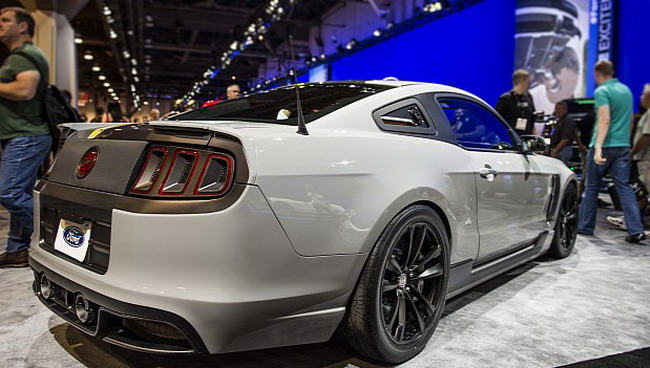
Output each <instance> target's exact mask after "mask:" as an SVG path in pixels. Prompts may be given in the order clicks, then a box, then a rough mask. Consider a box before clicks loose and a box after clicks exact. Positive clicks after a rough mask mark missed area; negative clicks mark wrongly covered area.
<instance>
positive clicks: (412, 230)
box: [402, 225, 415, 268]
mask: <svg viewBox="0 0 650 368" xmlns="http://www.w3.org/2000/svg"><path fill="white" fill-rule="evenodd" d="M414 246H415V225H412V226H411V227H409V241H408V249H406V252H405V254H406V256H405V257H402V260H403V262H402V263H403V264H404V268H406V267H408V266H409V260H410V259H411V254H413V247H414Z"/></svg>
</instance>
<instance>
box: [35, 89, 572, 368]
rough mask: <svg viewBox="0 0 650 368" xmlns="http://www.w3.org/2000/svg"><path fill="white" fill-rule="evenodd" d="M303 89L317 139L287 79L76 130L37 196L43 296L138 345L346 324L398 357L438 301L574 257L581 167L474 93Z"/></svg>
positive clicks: (261, 339) (327, 333) (209, 348)
mask: <svg viewBox="0 0 650 368" xmlns="http://www.w3.org/2000/svg"><path fill="white" fill-rule="evenodd" d="M298 89H299V91H300V95H301V105H302V111H303V114H304V121H305V122H306V124H305V126H306V130H307V132H308V134H298V133H297V125H298V119H299V118H298V113H297V107H296V106H298V104H297V99H296V88H295V87H282V88H278V89H275V90H272V91H268V92H262V93H257V94H254V95H250V96H248V97H245V98H241V99H238V100H232V101H226V102H223V103H220V104H216V105H212V106H207V107H204V108H201V109H198V110H195V111H190V112H186V113H183V114H180V115H177V116H175V117H172V118H171V120H168V121H160V122H152V123H151V124H149V125H122V126H116V127H109V128H100V129H96V128H97V126H89V125H88V124H77V125H70V126H68V128H69V129H70V132H72V133H68V138H67V140H66V142H65V144H64V145H63V147H62V149H61V151H60V153H59V155H58V157H57V159H56V162H55V163H54V165H53V168H52V169H51V171H50V172H49V173H48V175H47V177H46V178H45V179H44V180H43V181H41V182H40V183H39V185H38V186H37V188H36V195H35V206H36V209H37V210H36V223H38V224H40V226H38V228H37V231H36V233H35V236H34V244H32V248H31V250H30V265H31V267H32V268H33V270H34V273H35V278H36V279H35V282H34V291H35V292H36V294H37V295H38V297H39V299H40V300H41V301H42V302H43V303H44V304H45V305H46V306H48V307H49V308H50V309H51V310H52V311H54V313H56V314H57V315H59V316H61V317H62V318H64V319H65V320H66V321H68V322H69V323H70V324H72V325H74V326H75V327H77V328H78V329H80V330H82V331H84V332H86V333H88V334H90V335H93V336H97V337H99V338H102V339H103V340H104V341H106V342H108V343H112V344H116V345H119V346H122V347H125V348H129V349H133V350H138V351H145V352H156V353H180V354H183V353H196V352H200V353H210V354H214V353H225V352H234V351H243V350H251V349H260V348H268V347H276V346H287V345H296V344H307V343H316V342H322V341H326V340H328V339H330V338H331V337H332V336H333V335H334V334H335V333H336V335H338V336H339V337H340V338H341V339H342V340H344V341H346V342H347V343H348V344H349V345H350V346H352V348H354V349H355V350H356V351H358V352H359V353H360V354H362V355H364V356H366V357H369V358H371V359H373V360H376V361H381V362H388V363H398V362H403V361H406V360H408V359H410V358H412V357H413V356H415V355H416V354H418V353H419V352H420V351H421V350H422V349H423V348H424V346H425V344H426V343H427V341H428V340H429V339H430V338H431V336H432V334H433V332H434V330H435V329H436V326H437V324H438V321H439V320H440V317H441V314H442V310H443V307H444V304H445V300H446V299H448V298H450V297H453V296H455V295H458V294H460V293H462V292H463V291H465V290H468V289H470V288H471V287H473V286H475V285H477V284H479V283H481V282H483V281H485V280H487V279H489V278H491V277H494V276H496V275H498V274H500V273H502V272H505V271H507V270H509V269H511V268H513V267H516V266H517V265H520V264H522V263H523V262H526V261H529V260H531V259H534V258H535V257H538V256H540V255H542V254H546V253H549V254H550V255H552V256H554V257H559V258H562V257H566V256H568V255H569V254H570V253H571V251H572V249H573V246H574V242H575V239H576V225H577V216H576V215H577V212H576V209H577V203H578V196H577V191H576V182H575V175H574V174H573V173H572V172H571V171H570V170H568V169H567V168H566V167H565V166H564V165H563V164H562V163H561V162H560V161H558V160H556V159H553V158H550V157H546V156H542V155H538V154H536V153H534V151H537V150H539V149H543V148H544V147H543V140H542V141H541V142H540V141H539V139H538V138H535V137H528V138H525V139H523V140H522V139H520V137H518V136H517V135H516V134H515V133H514V131H512V130H511V129H510V128H509V127H508V126H507V125H506V123H504V121H503V120H502V119H501V117H499V116H498V115H497V113H495V112H494V110H493V109H492V108H490V107H489V106H488V105H487V104H486V103H485V102H483V101H481V100H480V99H479V98H477V97H475V96H473V95H471V94H469V93H467V92H464V91H461V90H458V89H455V88H451V87H446V86H442V85H435V84H425V83H411V82H397V81H368V82H329V83H315V84H305V85H299V86H298ZM84 127H85V128H86V129H84ZM104 127H105V126H104ZM540 145H541V146H540Z"/></svg>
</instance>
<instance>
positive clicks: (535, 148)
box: [521, 135, 548, 153]
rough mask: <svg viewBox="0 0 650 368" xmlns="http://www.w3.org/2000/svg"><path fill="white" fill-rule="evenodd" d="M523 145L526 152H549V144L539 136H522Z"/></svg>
mask: <svg viewBox="0 0 650 368" xmlns="http://www.w3.org/2000/svg"><path fill="white" fill-rule="evenodd" d="M521 143H522V147H523V150H524V152H529V153H533V152H535V153H546V151H548V144H546V141H545V140H544V138H543V137H540V136H538V135H522V136H521Z"/></svg>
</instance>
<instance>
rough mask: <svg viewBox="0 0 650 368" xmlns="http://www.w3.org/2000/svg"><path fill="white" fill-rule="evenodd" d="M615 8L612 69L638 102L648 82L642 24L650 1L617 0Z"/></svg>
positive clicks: (649, 49) (648, 47) (649, 44)
mask: <svg viewBox="0 0 650 368" xmlns="http://www.w3.org/2000/svg"><path fill="white" fill-rule="evenodd" d="M617 10H618V16H617V17H616V18H617V22H616V24H615V27H616V30H615V32H616V34H617V35H616V36H615V37H616V45H615V53H616V55H617V57H616V59H615V60H614V61H615V65H614V68H615V69H616V71H617V76H618V78H619V79H620V80H621V82H623V83H625V84H627V85H628V86H629V87H630V89H632V93H633V94H634V100H635V103H636V104H638V101H639V99H638V97H639V96H640V94H641V91H642V90H643V85H644V84H645V83H650V39H649V38H648V35H649V34H650V31H649V30H648V23H646V22H647V21H648V15H649V14H650V1H648V0H619V1H618V8H617ZM592 94H593V92H592Z"/></svg>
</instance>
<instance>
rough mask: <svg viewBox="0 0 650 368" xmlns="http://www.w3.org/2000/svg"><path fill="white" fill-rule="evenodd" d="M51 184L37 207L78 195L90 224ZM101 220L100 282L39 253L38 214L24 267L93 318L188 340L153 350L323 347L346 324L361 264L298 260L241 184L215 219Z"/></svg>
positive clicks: (115, 212)
mask: <svg viewBox="0 0 650 368" xmlns="http://www.w3.org/2000/svg"><path fill="white" fill-rule="evenodd" d="M48 185H49V184H45V185H44V186H41V187H39V188H38V190H37V191H36V192H35V197H34V201H35V208H41V199H42V198H44V197H46V196H47V197H50V198H51V197H57V194H60V193H63V192H71V193H77V194H76V195H77V200H76V201H75V205H76V207H75V208H72V210H73V211H72V212H75V213H73V215H76V216H87V213H86V212H87V211H86V210H85V209H84V208H85V206H84V201H85V200H86V199H85V198H84V194H83V193H82V190H79V189H77V188H69V187H64V186H61V185H58V184H56V185H53V186H56V191H51V190H49V189H48ZM67 196H68V197H69V195H67ZM93 196H95V197H97V196H99V198H94V199H92V200H93V203H101V202H102V201H101V197H102V196H106V197H110V196H112V195H110V194H102V193H98V192H93ZM57 198H58V197H57ZM105 203H111V201H110V198H107V202H105ZM113 203H119V202H113ZM88 213H92V211H89V212H88ZM100 220H102V221H103V222H110V260H109V263H108V267H107V270H106V272H105V273H104V274H100V273H97V272H94V271H93V270H92V269H88V268H84V267H82V266H81V265H79V264H76V263H74V262H71V261H70V260H69V259H66V258H65V257H61V256H60V255H58V254H57V252H56V251H52V250H46V249H44V248H43V247H42V246H41V245H40V244H39V239H40V238H41V236H40V234H39V231H40V226H39V224H40V222H41V221H40V214H39V213H38V211H37V213H35V221H36V224H37V226H36V231H35V234H34V242H33V244H32V247H31V250H30V264H31V265H32V268H33V269H34V271H35V272H37V273H38V274H39V275H41V274H45V276H46V277H47V278H48V279H51V280H52V281H53V282H54V283H55V284H57V285H59V286H60V287H61V288H62V289H64V290H66V291H67V292H70V293H72V294H75V293H82V294H83V295H84V296H85V298H86V299H87V300H88V301H90V302H92V303H93V304H95V305H97V308H98V315H97V317H98V318H99V317H100V315H105V316H106V318H105V319H107V320H108V321H109V322H113V320H114V318H113V317H117V318H122V319H124V318H126V319H133V318H139V319H146V320H152V321H159V322H164V323H167V324H171V325H173V326H174V327H176V328H177V329H178V330H180V331H181V332H182V333H183V334H184V335H185V336H186V337H187V340H188V347H189V349H185V350H183V349H180V350H181V351H178V349H176V348H174V349H169V350H170V351H159V352H168V353H174V352H176V353H177V352H183V353H189V352H208V353H212V354H213V353H221V352H231V351H241V350H250V349H259V348H267V347H275V346H285V345H297V344H306V343H313V342H321V341H326V340H327V339H329V338H330V337H331V335H332V333H333V332H334V330H335V329H336V327H337V325H338V323H339V322H340V320H341V318H342V317H343V314H344V312H345V307H344V306H345V305H346V302H347V300H348V298H349V295H350V293H351V291H352V289H353V288H354V284H355V282H356V279H357V276H358V274H359V272H360V270H361V268H362V267H363V261H364V259H365V257H364V256H362V255H344V256H323V257H302V256H300V255H298V254H297V253H296V252H295V251H294V249H293V247H292V245H291V243H290V242H289V241H288V239H287V237H286V235H285V233H284V231H283V230H282V227H281V226H280V224H279V223H278V221H277V219H276V217H275V215H274V214H273V212H272V211H271V209H270V207H269V205H268V202H267V201H266V199H265V198H264V196H263V195H262V193H261V191H260V190H259V189H258V188H257V187H255V186H247V187H246V188H245V189H244V190H243V193H242V195H241V197H240V198H239V199H238V200H237V201H236V202H235V203H234V204H233V205H232V206H230V207H228V208H226V209H223V210H221V211H218V212H208V213H190V214H168V213H165V214H155V213H133V212H129V211H125V210H122V209H118V208H113V209H112V210H110V219H109V218H103V219H100ZM106 220H109V221H106ZM315 241H317V239H315ZM36 286H37V285H36ZM36 289H38V288H36ZM36 291H38V290H36ZM39 297H40V299H41V301H43V302H44V303H45V304H46V305H47V306H48V307H50V309H52V310H53V311H54V312H55V313H57V314H59V315H60V316H62V317H63V318H65V319H66V320H68V321H69V322H71V323H72V324H73V325H74V326H76V327H78V328H80V329H82V330H84V331H85V332H87V333H90V334H91V335H97V336H100V337H102V338H104V340H106V337H107V336H109V342H113V343H115V342H114V341H110V336H113V335H110V333H111V330H110V328H108V329H105V330H104V329H102V328H99V327H102V326H99V327H95V328H93V327H92V326H90V327H89V326H86V325H84V324H81V323H79V322H78V320H77V319H76V317H75V315H73V314H71V313H70V312H69V310H68V309H67V305H66V306H62V305H61V303H58V304H57V303H55V304H53V303H52V302H48V301H47V300H44V298H43V297H42V296H39ZM63 304H65V303H63ZM102 318H104V317H102ZM97 323H100V322H99V320H98V322H97ZM101 323H104V322H101ZM107 326H108V327H114V326H112V325H111V324H107ZM107 334H109V335H107ZM131 344H132V345H133V341H131ZM118 345H122V346H126V347H130V348H136V350H142V351H148V350H147V349H149V350H154V351H155V350H164V349H159V347H157V348H154V349H150V348H151V346H147V345H144V344H141V346H127V345H128V344H124V343H122V344H120V343H118Z"/></svg>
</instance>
